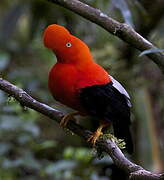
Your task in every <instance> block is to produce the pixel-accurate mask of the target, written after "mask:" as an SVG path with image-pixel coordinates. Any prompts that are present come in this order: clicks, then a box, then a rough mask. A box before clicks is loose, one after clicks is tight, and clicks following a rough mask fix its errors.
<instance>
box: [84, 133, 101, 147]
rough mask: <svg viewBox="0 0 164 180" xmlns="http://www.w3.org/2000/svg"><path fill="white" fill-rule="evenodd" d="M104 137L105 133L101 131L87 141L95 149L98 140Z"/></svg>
mask: <svg viewBox="0 0 164 180" xmlns="http://www.w3.org/2000/svg"><path fill="white" fill-rule="evenodd" d="M101 135H103V133H102V132H101V130H96V131H95V132H94V133H93V134H92V135H91V136H90V137H89V138H88V139H87V142H90V143H91V144H92V145H93V147H94V146H95V144H96V141H97V139H98V138H99V137H100V136H101Z"/></svg>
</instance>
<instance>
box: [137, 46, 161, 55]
mask: <svg viewBox="0 0 164 180" xmlns="http://www.w3.org/2000/svg"><path fill="white" fill-rule="evenodd" d="M163 51H164V49H158V48H153V49H147V50H145V51H142V53H140V54H139V57H141V56H144V55H147V54H150V53H158V52H163Z"/></svg>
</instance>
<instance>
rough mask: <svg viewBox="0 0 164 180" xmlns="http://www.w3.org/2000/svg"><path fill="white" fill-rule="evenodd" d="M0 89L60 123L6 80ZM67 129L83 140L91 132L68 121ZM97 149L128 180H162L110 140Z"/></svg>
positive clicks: (59, 115) (100, 142)
mask: <svg viewBox="0 0 164 180" xmlns="http://www.w3.org/2000/svg"><path fill="white" fill-rule="evenodd" d="M0 89H1V90H2V91H4V92H6V93H7V94H9V95H10V96H12V97H14V98H15V99H16V100H17V101H18V102H19V103H20V104H21V105H23V106H26V107H28V108H31V109H33V110H35V111H37V112H40V113H41V114H43V115H45V116H47V117H49V118H50V119H52V120H55V121H56V122H58V123H59V122H60V120H61V118H62V117H63V116H64V114H63V113H62V112H60V111H58V110H56V109H53V108H52V107H50V106H48V105H46V104H43V103H41V102H39V101H37V100H35V99H34V98H32V97H31V96H30V95H28V94H27V93H26V92H25V91H23V90H22V89H20V88H18V87H16V86H15V85H13V84H11V83H9V82H8V81H6V80H3V79H2V78H0ZM67 128H68V129H69V130H71V131H72V132H73V133H75V134H77V135H78V136H80V137H83V138H84V139H85V140H86V139H88V137H89V136H90V135H91V132H90V131H88V130H86V129H84V128H83V127H81V126H80V125H78V124H76V123H75V122H73V121H70V122H69V123H68V125H67ZM96 145H97V147H99V148H101V150H103V151H105V152H106V153H108V154H109V155H110V157H111V158H112V160H113V162H114V163H115V164H116V165H117V166H118V167H119V168H121V169H123V170H124V171H126V172H127V173H128V174H129V179H131V180H134V179H135V180H145V179H149V180H164V174H155V173H151V172H149V171H146V170H144V169H143V168H142V167H141V166H138V165H136V164H134V163H132V162H131V161H129V160H128V159H127V158H126V157H125V156H124V154H123V153H122V152H121V150H120V149H119V148H118V147H117V145H116V144H115V142H113V141H112V140H110V139H108V140H102V139H100V140H98V141H97V143H96Z"/></svg>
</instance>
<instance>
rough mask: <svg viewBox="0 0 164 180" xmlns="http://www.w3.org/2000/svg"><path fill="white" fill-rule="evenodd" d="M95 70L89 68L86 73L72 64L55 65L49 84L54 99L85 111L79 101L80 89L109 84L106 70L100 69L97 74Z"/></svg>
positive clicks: (50, 74)
mask: <svg viewBox="0 0 164 180" xmlns="http://www.w3.org/2000/svg"><path fill="white" fill-rule="evenodd" d="M96 68H97V66H96ZM94 69H95V68H93V67H91V66H87V67H86V68H85V71H81V70H79V69H78V68H77V67H75V66H74V65H71V64H61V63H57V64H56V65H54V66H53V68H52V69H51V71H50V73H49V83H48V84H49V89H50V91H51V93H52V95H53V97H54V98H55V99H56V100H57V101H59V102H61V103H62V104H65V105H67V106H69V107H71V108H73V109H76V110H80V111H83V108H82V106H81V104H80V100H79V92H80V89H82V88H85V87H88V86H92V85H95V84H105V83H107V82H109V76H108V74H107V73H106V71H105V70H103V69H101V68H100V69H99V68H98V69H97V70H96V72H95V71H94ZM100 75H101V76H100Z"/></svg>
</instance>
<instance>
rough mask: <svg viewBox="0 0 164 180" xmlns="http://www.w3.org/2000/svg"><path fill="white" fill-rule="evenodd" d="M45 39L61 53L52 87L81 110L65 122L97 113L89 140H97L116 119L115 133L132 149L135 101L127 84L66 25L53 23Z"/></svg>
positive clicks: (52, 75) (51, 75)
mask: <svg viewBox="0 0 164 180" xmlns="http://www.w3.org/2000/svg"><path fill="white" fill-rule="evenodd" d="M43 40H44V45H45V46H46V47H47V48H49V49H51V50H52V51H53V52H54V53H55V55H56V57H57V63H56V64H55V65H54V66H53V67H52V69H51V71H50V73H49V82H48V85H49V89H50V91H51V93H52V95H53V97H54V98H55V99H56V100H57V101H59V102H61V103H62V104H65V105H67V106H68V107H71V108H73V109H75V110H77V111H78V112H75V113H72V114H69V115H67V116H65V117H64V118H63V120H62V121H61V125H66V123H67V121H68V120H69V118H70V117H71V116H73V115H77V114H78V113H80V114H82V113H83V114H84V113H85V114H88V115H91V116H95V117H97V118H98V119H99V120H100V126H99V127H98V129H97V130H96V131H95V133H93V135H92V136H91V137H90V138H89V139H88V141H90V142H91V143H92V144H95V142H96V140H97V138H98V137H99V136H100V135H101V134H102V132H101V131H102V128H104V127H106V126H109V125H110V124H111V123H112V125H113V129H114V134H115V136H116V137H117V138H121V139H124V140H125V142H126V148H127V151H128V152H129V153H131V152H132V149H133V147H132V140H131V134H130V130H129V126H130V106H131V105H130V97H129V95H128V93H127V92H126V90H125V89H124V88H123V86H122V85H121V84H120V83H119V82H118V81H116V80H115V79H114V78H113V77H112V76H110V75H109V74H108V73H107V72H106V71H105V70H104V69H103V68H102V67H101V66H99V65H98V64H96V63H95V62H94V59H93V57H92V55H91V52H90V50H89V48H88V46H87V45H86V44H85V43H84V42H83V41H81V40H80V39H78V38H77V37H75V36H73V35H72V34H70V32H69V31H68V30H67V29H66V28H64V27H63V26H60V25H57V24H52V25H49V26H48V27H47V28H46V29H45V31H44V36H43Z"/></svg>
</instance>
